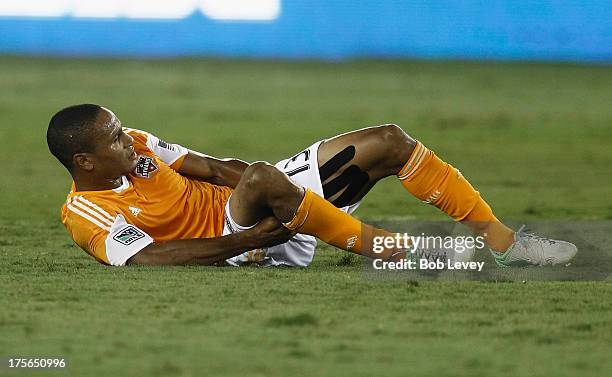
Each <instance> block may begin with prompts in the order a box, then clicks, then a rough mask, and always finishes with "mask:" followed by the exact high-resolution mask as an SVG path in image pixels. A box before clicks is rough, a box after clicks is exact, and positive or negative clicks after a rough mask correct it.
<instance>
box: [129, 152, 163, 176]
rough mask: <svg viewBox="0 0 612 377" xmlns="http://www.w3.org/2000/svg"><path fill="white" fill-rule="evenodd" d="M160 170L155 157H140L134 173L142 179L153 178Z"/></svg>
mask: <svg viewBox="0 0 612 377" xmlns="http://www.w3.org/2000/svg"><path fill="white" fill-rule="evenodd" d="M158 169H159V168H158V167H157V165H155V161H154V160H153V157H149V156H139V157H138V162H137V163H136V169H135V170H134V173H135V174H136V175H137V176H139V177H141V178H151V177H152V176H153V174H154V173H155V172H156V171H157V170H158Z"/></svg>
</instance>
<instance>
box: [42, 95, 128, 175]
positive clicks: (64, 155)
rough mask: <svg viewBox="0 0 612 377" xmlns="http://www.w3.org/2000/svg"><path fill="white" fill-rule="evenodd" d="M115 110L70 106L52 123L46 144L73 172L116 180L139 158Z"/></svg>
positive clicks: (56, 116) (57, 115) (90, 105)
mask: <svg viewBox="0 0 612 377" xmlns="http://www.w3.org/2000/svg"><path fill="white" fill-rule="evenodd" d="M132 142H133V139H132V138H131V137H130V136H129V135H127V134H125V133H124V132H123V130H122V127H121V122H120V121H119V119H118V118H117V117H116V116H115V114H113V112H112V111H110V110H108V109H106V108H104V107H102V106H99V105H93V104H82V105H75V106H70V107H67V108H65V109H62V110H60V111H58V112H57V113H56V114H55V115H53V117H52V118H51V121H50V122H49V128H48V129H47V145H48V146H49V150H50V151H51V153H52V154H53V155H54V156H55V157H56V158H57V159H58V160H59V161H60V162H61V163H62V164H63V165H64V166H65V167H66V169H68V170H69V171H70V172H71V173H73V175H74V173H75V172H77V171H79V172H88V173H93V174H95V175H96V176H99V177H104V178H116V177H119V176H121V175H124V174H127V173H129V172H130V171H132V170H133V169H134V168H135V166H136V160H137V156H136V153H135V152H134V148H133V145H132Z"/></svg>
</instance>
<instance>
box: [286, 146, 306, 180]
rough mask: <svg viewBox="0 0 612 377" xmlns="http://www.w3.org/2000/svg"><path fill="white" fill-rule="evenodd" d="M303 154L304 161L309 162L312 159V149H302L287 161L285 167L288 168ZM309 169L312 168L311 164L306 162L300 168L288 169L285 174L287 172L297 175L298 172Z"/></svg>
mask: <svg viewBox="0 0 612 377" xmlns="http://www.w3.org/2000/svg"><path fill="white" fill-rule="evenodd" d="M301 155H304V162H307V161H308V160H309V159H310V150H308V149H306V150H305V151H302V152H300V153H298V154H296V155H295V156H293V157H291V158H290V159H289V161H287V163H286V164H285V168H284V169H287V167H288V166H289V164H290V163H292V162H296V161H297V159H298V157H300V156H301ZM308 169H310V165H309V164H306V165H302V166H300V167H298V168H295V169H293V170H290V171H286V172H285V174H287V175H288V176H289V177H291V176H293V175H296V174H298V173H301V172H303V171H306V170H308Z"/></svg>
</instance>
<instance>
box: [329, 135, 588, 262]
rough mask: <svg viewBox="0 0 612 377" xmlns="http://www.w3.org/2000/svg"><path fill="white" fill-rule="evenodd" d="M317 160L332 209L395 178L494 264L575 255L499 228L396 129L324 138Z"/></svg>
mask: <svg viewBox="0 0 612 377" xmlns="http://www.w3.org/2000/svg"><path fill="white" fill-rule="evenodd" d="M318 159H319V172H320V176H321V181H322V185H323V192H324V194H325V197H326V199H328V200H330V201H331V202H332V203H334V204H335V205H337V206H339V207H342V206H345V205H348V204H352V203H355V202H356V201H358V200H360V199H361V198H362V197H363V196H364V195H365V194H366V193H367V192H368V190H369V189H370V188H371V187H372V186H373V185H374V184H375V183H376V182H377V181H378V180H380V179H381V178H384V177H386V176H390V175H397V177H398V178H399V179H400V181H401V183H402V185H403V186H404V187H405V188H406V189H407V190H408V191H409V192H410V193H411V194H412V195H414V196H416V197H417V198H419V199H421V200H422V201H424V202H426V203H429V204H432V205H434V206H436V207H438V208H440V209H441V210H442V211H444V212H445V213H447V214H448V215H449V216H451V217H452V218H453V219H455V220H456V221H461V222H462V223H464V224H465V225H467V226H468V227H469V228H471V229H472V231H474V232H475V233H476V234H478V235H480V236H483V237H484V239H485V241H486V242H487V244H488V245H489V247H490V248H491V249H492V251H494V252H495V253H494V256H495V258H496V260H497V262H498V264H500V265H504V266H508V265H518V264H523V263H527V264H537V265H545V264H559V263H564V262H567V261H568V260H570V259H571V258H572V257H573V256H574V255H575V254H576V252H577V249H576V247H575V246H574V245H573V244H571V243H568V242H564V241H556V240H550V239H546V238H543V237H538V236H533V235H530V234H524V233H522V232H521V231H519V232H517V233H515V232H514V231H513V230H512V229H510V228H508V227H507V226H505V225H504V224H503V223H501V222H500V221H499V220H498V219H497V218H496V217H495V215H494V214H493V211H492V210H491V207H490V206H489V205H488V204H487V202H486V201H485V200H484V199H483V198H482V197H481V196H480V193H479V192H478V191H476V190H475V189H474V188H473V187H472V185H471V184H470V183H469V182H468V181H467V180H466V179H465V177H463V175H462V174H461V173H460V172H459V170H457V169H455V168H454V167H453V166H452V165H450V164H448V163H446V162H444V161H442V160H441V159H440V158H439V157H438V156H436V155H435V153H433V151H431V150H429V149H428V148H427V147H425V146H424V145H423V144H422V143H420V142H418V141H416V140H414V139H412V138H411V137H410V136H408V135H407V134H406V133H405V132H404V131H403V130H402V129H401V128H399V127H398V126H396V125H392V124H391V125H383V126H378V127H371V128H367V129H363V130H359V131H354V132H350V133H347V134H343V135H340V136H337V137H335V138H333V139H330V140H328V141H326V142H324V143H323V144H321V146H320V147H319V153H318Z"/></svg>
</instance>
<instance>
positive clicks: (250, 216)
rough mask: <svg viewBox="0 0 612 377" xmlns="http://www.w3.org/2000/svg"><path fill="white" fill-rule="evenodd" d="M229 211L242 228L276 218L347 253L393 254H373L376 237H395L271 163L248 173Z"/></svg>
mask: <svg viewBox="0 0 612 377" xmlns="http://www.w3.org/2000/svg"><path fill="white" fill-rule="evenodd" d="M229 210H230V213H231V217H232V219H233V221H235V222H236V223H237V224H239V225H241V226H251V225H253V224H255V223H257V222H258V221H259V220H261V219H262V218H264V217H266V216H269V215H273V216H275V217H276V218H277V219H279V220H280V221H282V222H283V223H284V224H285V225H286V226H287V227H288V228H289V229H292V230H295V231H296V232H298V233H304V234H309V235H312V236H315V237H317V238H319V239H321V240H323V241H325V242H327V243H329V244H331V245H333V246H336V247H339V248H341V249H344V250H347V251H351V252H355V253H358V254H361V255H366V256H369V257H377V258H383V259H387V258H388V257H390V255H391V254H392V253H393V250H385V251H384V252H383V253H382V254H380V255H378V254H375V253H373V252H372V250H373V249H372V242H373V239H374V237H377V236H393V234H391V233H389V232H386V231H384V230H381V229H376V228H374V227H372V226H369V225H367V224H363V223H361V222H360V221H359V220H357V219H355V218H353V217H352V216H350V215H349V214H347V213H345V212H343V211H341V210H340V209H338V208H336V207H335V206H334V205H333V204H331V203H330V202H328V201H327V200H325V199H323V198H322V197H320V196H319V195H317V194H315V193H314V192H312V191H311V190H310V189H304V188H303V187H301V186H298V185H296V184H294V183H293V182H291V180H290V179H289V178H288V176H287V175H286V174H284V173H283V172H281V171H280V170H278V169H276V168H275V167H273V166H272V165H269V164H267V163H263V162H257V163H255V164H252V165H250V166H249V167H248V168H247V169H246V170H245V171H244V173H243V175H242V177H241V179H240V182H239V183H238V185H237V186H236V189H235V190H234V192H233V193H232V196H231V197H230V200H229Z"/></svg>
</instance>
